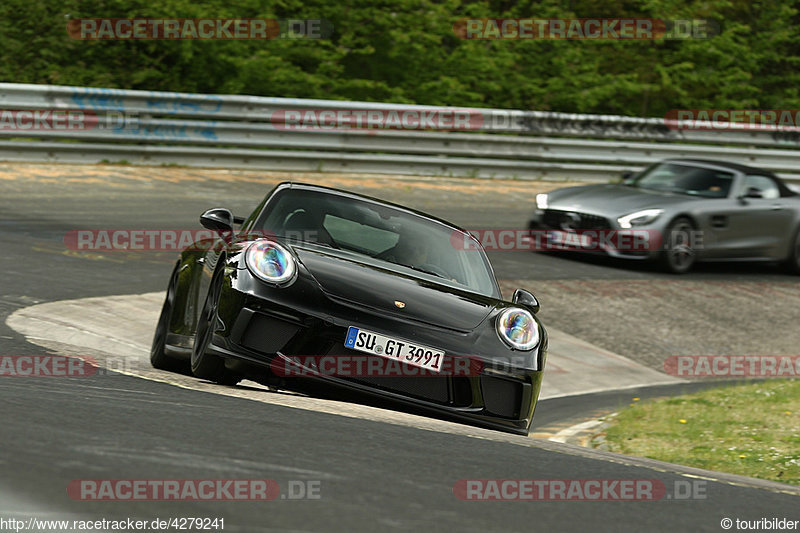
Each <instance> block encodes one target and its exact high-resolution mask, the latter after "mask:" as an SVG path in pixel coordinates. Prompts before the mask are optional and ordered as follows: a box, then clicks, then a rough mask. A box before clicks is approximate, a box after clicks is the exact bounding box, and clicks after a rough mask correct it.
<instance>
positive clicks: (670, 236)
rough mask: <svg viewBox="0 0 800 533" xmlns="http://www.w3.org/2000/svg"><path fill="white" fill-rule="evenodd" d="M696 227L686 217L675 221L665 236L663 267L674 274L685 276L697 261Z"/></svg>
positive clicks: (662, 254) (662, 257) (662, 253)
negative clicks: (694, 241)
mask: <svg viewBox="0 0 800 533" xmlns="http://www.w3.org/2000/svg"><path fill="white" fill-rule="evenodd" d="M693 235H694V226H693V225H692V222H691V221H690V220H689V219H688V218H685V217H681V218H678V219H676V220H674V221H673V222H672V223H671V224H670V225H669V226H668V227H667V231H666V233H665V234H664V239H663V240H664V250H663V251H662V252H661V266H662V267H663V268H664V269H665V270H666V271H667V272H672V273H673V274H684V273H686V272H688V271H689V270H691V268H692V266H694V263H695V261H696V260H697V254H696V252H695V249H694V246H693V242H692V241H693Z"/></svg>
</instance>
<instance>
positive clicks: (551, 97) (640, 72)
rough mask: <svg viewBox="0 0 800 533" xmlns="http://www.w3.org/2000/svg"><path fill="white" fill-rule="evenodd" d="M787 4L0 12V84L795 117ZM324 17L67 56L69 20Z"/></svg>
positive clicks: (167, 1)
mask: <svg viewBox="0 0 800 533" xmlns="http://www.w3.org/2000/svg"><path fill="white" fill-rule="evenodd" d="M798 4H800V0H788V1H784V2H778V1H771V0H761V1H759V0H755V1H750V0H689V1H678V0H637V1H634V0H610V1H600V0H560V1H559V0H542V1H539V2H534V1H525V0H522V1H519V2H515V1H512V0H490V1H470V0H373V1H368V0H335V1H334V0H302V1H301V0H263V1H259V0H236V1H235V2H233V3H231V2H230V1H223V0H207V1H206V2H204V3H202V4H201V3H196V2H193V1H191V0H163V1H162V2H160V3H154V2H151V1H150V0H91V1H90V0H62V1H57V0H3V2H2V4H0V79H2V80H3V81H9V82H21V83H48V84H59V85H86V86H97V87H117V88H129V89H151V90H167V91H186V92H200V93H232V94H253V95H263V96H284V97H298V98H328V99H347V100H367V101H391V102H405V103H420V104H433V105H455V106H475V107H497V108H519V109H533V110H553V111H564V112H580V113H613V114H625V115H635V116H663V115H664V113H666V112H667V111H668V110H670V109H675V108H703V107H714V108H741V107H747V108H762V109H763V108H790V109H793V108H800V83H798V81H800V80H798V77H800V70H798V68H797V66H798V63H800V33H798V31H797V30H796V28H798V27H800V25H798V22H800V14H798ZM105 17H108V18H134V17H138V18H178V17H180V18H294V19H303V18H325V19H327V20H329V21H330V22H331V23H332V24H333V26H334V33H333V35H332V36H331V38H330V39H323V40H269V41H208V40H206V41H204V40H199V41H130V40H128V41H81V40H76V39H73V38H71V37H69V36H68V34H67V31H66V27H67V22H68V21H69V20H71V19H77V18H105ZM463 17H467V18H480V17H489V18H502V17H518V18H523V17H524V18H602V17H608V18H611V17H614V18H616V17H646V18H658V19H691V18H700V17H704V18H712V19H715V20H716V21H718V22H719V23H720V27H721V33H720V34H719V35H717V36H715V37H713V38H710V39H694V40H691V39H690V40H656V41H566V40H562V41H554V40H551V41H547V40H516V41H512V40H463V39H460V38H458V37H457V36H456V34H455V33H454V31H453V25H454V23H455V22H457V21H458V20H459V19H460V18H463Z"/></svg>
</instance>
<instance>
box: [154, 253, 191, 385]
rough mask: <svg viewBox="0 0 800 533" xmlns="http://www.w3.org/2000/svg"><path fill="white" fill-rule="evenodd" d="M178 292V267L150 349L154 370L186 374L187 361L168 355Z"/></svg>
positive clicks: (170, 282) (170, 284)
mask: <svg viewBox="0 0 800 533" xmlns="http://www.w3.org/2000/svg"><path fill="white" fill-rule="evenodd" d="M177 291H178V267H177V266H176V267H175V270H173V271H172V276H171V277H170V279H169V286H168V287H167V296H166V298H165V299H164V305H163V306H161V315H159V317H158V323H157V324H156V333H155V335H154V336H153V345H152V346H151V347H150V364H151V365H153V368H157V369H159V370H167V371H169V372H178V373H181V374H186V373H188V372H189V368H188V365H187V364H186V362H185V361H179V360H178V359H175V358H173V357H170V356H169V355H167V353H166V348H167V334H168V333H169V323H170V320H171V319H172V309H173V308H174V307H175V294H176V293H177Z"/></svg>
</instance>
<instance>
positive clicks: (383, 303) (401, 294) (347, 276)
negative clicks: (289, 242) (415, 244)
mask: <svg viewBox="0 0 800 533" xmlns="http://www.w3.org/2000/svg"><path fill="white" fill-rule="evenodd" d="M292 248H293V250H294V252H295V254H296V255H297V257H298V259H299V260H300V262H301V263H302V264H303V266H305V268H306V269H307V270H308V272H309V273H310V274H311V275H312V276H313V277H314V279H315V280H316V281H317V283H318V284H319V286H320V288H321V289H322V291H323V292H324V293H326V294H327V295H328V296H329V297H332V298H334V299H339V300H344V301H345V302H347V303H349V304H354V305H357V306H359V307H364V308H366V309H368V310H372V311H377V312H379V313H381V314H383V315H387V316H391V317H397V318H402V319H405V320H416V321H420V322H424V323H426V324H430V325H433V326H437V327H442V328H447V329H453V330H459V331H471V330H473V329H475V328H476V327H477V326H478V325H479V324H480V323H481V322H483V321H484V320H485V319H486V317H487V316H488V315H489V314H490V313H491V312H492V310H493V309H494V308H495V307H496V306H497V304H498V303H499V302H498V300H495V299H494V298H491V297H488V296H481V295H478V294H473V293H469V292H464V291H459V290H457V289H453V288H450V287H447V286H443V285H439V284H437V283H432V282H428V281H426V280H423V279H418V278H415V277H411V276H407V275H403V274H400V273H398V272H394V271H393V270H390V269H389V268H390V266H389V267H387V268H382V267H380V266H377V265H372V264H369V263H367V262H362V261H359V260H358V259H356V258H351V257H347V255H349V254H337V253H336V252H335V251H330V252H328V251H327V250H326V252H318V251H314V250H311V249H310V247H308V248H307V247H305V246H303V247H300V246H292ZM395 301H400V302H403V303H404V304H405V306H404V307H403V308H402V309H401V308H398V307H397V305H396V304H395Z"/></svg>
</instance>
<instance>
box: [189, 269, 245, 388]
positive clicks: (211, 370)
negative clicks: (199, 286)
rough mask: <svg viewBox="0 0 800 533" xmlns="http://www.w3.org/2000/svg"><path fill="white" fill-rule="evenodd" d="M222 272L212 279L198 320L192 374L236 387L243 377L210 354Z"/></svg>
mask: <svg viewBox="0 0 800 533" xmlns="http://www.w3.org/2000/svg"><path fill="white" fill-rule="evenodd" d="M222 281H223V279H222V270H218V271H217V272H216V273H215V274H214V277H213V278H212V279H211V286H210V287H209V288H208V295H207V296H206V301H205V303H204V304H203V310H202V311H201V312H200V317H199V318H198V320H197V329H196V331H195V335H194V345H193V346H192V363H191V364H192V374H194V376H195V377H198V378H200V379H207V380H209V381H215V382H217V383H219V384H221V385H235V384H237V383H238V382H239V381H241V379H242V378H241V376H239V375H238V374H234V373H233V372H231V371H230V370H228V369H226V368H225V360H224V359H223V358H221V357H219V356H216V355H214V354H212V353H210V352H209V350H208V347H209V345H210V344H211V338H212V337H213V336H214V327H215V326H216V322H217V306H218V305H219V295H220V293H221V292H222Z"/></svg>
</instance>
